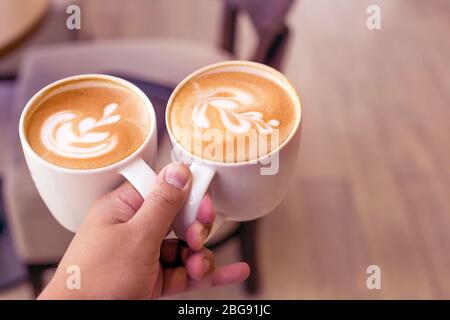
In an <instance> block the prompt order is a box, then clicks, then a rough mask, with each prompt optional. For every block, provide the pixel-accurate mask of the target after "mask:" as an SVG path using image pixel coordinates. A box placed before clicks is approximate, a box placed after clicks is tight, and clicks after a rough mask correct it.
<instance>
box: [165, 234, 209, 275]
mask: <svg viewBox="0 0 450 320" xmlns="http://www.w3.org/2000/svg"><path fill="white" fill-rule="evenodd" d="M159 260H160V262H161V265H162V267H163V268H175V267H181V266H184V267H186V270H187V273H188V275H189V276H190V277H191V278H192V279H194V280H201V279H202V278H203V277H204V276H205V275H206V274H208V273H210V271H212V270H213V269H214V266H215V258H214V253H213V252H212V251H210V250H208V249H206V248H203V249H202V250H201V251H192V250H190V249H189V248H188V247H187V245H186V243H184V242H182V241H180V240H178V239H166V240H164V241H163V242H162V244H161V253H160V257H159Z"/></svg>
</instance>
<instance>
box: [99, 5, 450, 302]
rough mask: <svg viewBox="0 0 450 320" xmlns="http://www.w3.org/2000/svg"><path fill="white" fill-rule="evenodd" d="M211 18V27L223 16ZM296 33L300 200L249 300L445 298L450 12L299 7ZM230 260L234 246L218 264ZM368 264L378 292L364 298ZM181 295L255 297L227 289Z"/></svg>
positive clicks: (268, 234)
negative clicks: (377, 271) (377, 273)
mask: <svg viewBox="0 0 450 320" xmlns="http://www.w3.org/2000/svg"><path fill="white" fill-rule="evenodd" d="M141 2H142V1H141ZM156 2H158V1H156ZM159 2H160V3H161V2H162V1H159ZM171 2H172V3H173V2H174V1H171ZM200 2H202V3H203V2H205V3H206V2H208V3H210V1H200ZM121 3H122V2H121ZM369 4H378V5H379V6H380V7H381V13H382V29H381V30H377V31H369V30H367V28H366V18H367V15H366V8H367V6H368V5H369ZM161 7H162V5H161ZM130 10H131V9H130ZM133 10H134V12H135V11H136V9H133ZM185 10H189V7H188V6H185V5H183V10H182V11H183V12H185ZM192 10H194V9H192ZM195 10H196V11H195V12H197V13H198V10H200V9H198V7H196V9H195ZM205 10H208V15H207V16H208V18H207V19H206V20H207V23H208V24H214V21H212V19H214V18H217V17H218V16H219V10H220V6H219V5H217V4H215V5H211V4H208V5H207V9H205ZM123 11H124V12H127V10H126V9H124V10H123ZM166 11H168V9H167V8H166ZM174 12H175V11H174V10H171V13H170V14H172V15H173V14H175V15H182V13H181V12H180V11H176V12H178V13H174ZM204 13H205V12H204ZM170 14H169V13H166V17H173V16H170ZM200 16H201V17H202V16H206V15H202V14H200ZM163 17H164V15H161V16H160V20H161V21H163V20H164V19H163ZM211 17H213V18H211ZM197 20H198V19H197ZM133 21H137V20H133ZM172 21H174V20H172ZM289 21H290V25H291V27H292V29H293V31H294V34H293V38H292V43H291V52H290V54H289V57H288V61H287V64H286V69H285V71H286V73H287V75H288V76H289V77H290V78H292V80H293V81H294V83H295V84H296V85H297V87H298V89H299V91H300V93H301V95H302V97H303V104H304V113H303V120H304V135H303V142H302V143H303V144H302V149H301V155H300V161H299V164H298V168H297V171H296V173H295V182H294V186H293V188H292V189H291V190H290V192H289V194H288V196H287V197H286V199H285V201H284V202H283V203H282V205H281V206H280V207H279V208H278V209H277V210H276V212H273V213H272V214H271V215H269V216H267V217H266V218H264V219H263V220H262V221H261V224H260V225H261V228H260V237H259V239H258V246H259V256H260V267H261V271H262V290H261V293H260V294H259V295H257V296H256V297H253V298H267V299H316V298H317V299H334V298H337V299H344V298H356V299H378V298H402V299H409V298H413V299H422V298H447V299H449V298H450V37H449V33H448V32H449V30H450V2H449V1H447V0H433V1H423V0H384V1H381V0H370V1H367V0H303V1H300V2H298V3H297V4H296V5H295V7H294V8H293V11H292V13H291V15H290V17H289ZM134 23H135V22H134ZM180 23H181V24H183V23H184V25H186V26H187V25H188V24H189V23H188V21H185V20H182V21H181V22H180ZM242 25H243V28H244V31H243V34H242V37H241V38H240V51H241V52H248V51H249V50H250V48H251V45H252V44H253V40H252V38H250V37H251V35H252V30H251V29H250V27H249V26H248V21H246V20H243V22H242ZM135 27H136V26H134V24H133V27H132V28H131V29H130V30H131V31H130V32H132V33H133V34H134V31H133V30H136V29H135ZM195 27H196V28H197V27H198V26H195ZM190 28H191V29H189V28H187V27H186V28H185V27H183V30H192V28H194V26H191V27H190ZM201 29H202V30H205V31H204V32H205V33H207V34H206V35H205V37H204V38H206V39H211V38H212V37H213V35H212V33H211V31H210V30H211V29H212V26H211V28H201ZM91 30H92V34H96V33H97V34H96V35H98V34H100V35H101V33H102V32H105V33H107V32H109V31H108V30H110V29H107V28H105V31H102V30H101V28H97V29H95V28H92V29H91ZM152 30H153V31H152V32H156V31H154V29H152ZM171 32H172V31H170V32H169V33H171ZM185 32H187V31H185ZM189 35H190V36H193V37H194V36H198V37H200V38H201V37H202V35H201V34H196V33H195V32H193V31H192V32H190V34H189ZM106 36H108V34H106ZM236 251H237V246H236V244H235V243H231V244H230V245H228V246H227V247H225V248H223V249H221V251H220V252H218V255H219V259H220V260H221V261H232V260H233V259H235V257H236ZM373 264H375V265H378V266H380V268H381V286H382V289H381V290H368V289H367V287H366V279H367V276H368V275H367V274H366V268H367V267H368V266H369V265H373ZM181 297H182V298H208V299H211V298H213V299H217V298H248V297H249V296H247V295H246V294H245V293H244V291H243V290H242V289H241V287H240V286H231V287H228V288H222V289H212V290H208V291H203V292H199V293H192V294H188V295H183V296H181Z"/></svg>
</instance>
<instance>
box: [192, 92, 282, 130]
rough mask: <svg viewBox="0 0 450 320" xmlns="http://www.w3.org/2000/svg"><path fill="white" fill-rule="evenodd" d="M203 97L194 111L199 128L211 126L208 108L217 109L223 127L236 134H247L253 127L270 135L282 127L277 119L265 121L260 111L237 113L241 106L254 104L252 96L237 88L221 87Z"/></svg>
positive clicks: (193, 115) (193, 117)
mask: <svg viewBox="0 0 450 320" xmlns="http://www.w3.org/2000/svg"><path fill="white" fill-rule="evenodd" d="M198 91H199V90H198ZM218 93H220V95H218ZM202 96H203V98H202V99H201V100H200V102H199V103H197V104H196V105H195V106H194V108H193V110H192V121H193V122H194V124H195V125H196V126H197V127H199V128H203V129H206V128H209V127H210V126H211V124H210V121H209V120H208V117H207V116H206V111H207V110H208V108H214V109H216V110H217V111H218V112H219V114H220V119H221V121H222V124H223V126H224V127H225V128H226V129H227V130H229V131H231V132H233V133H236V134H240V133H245V132H247V131H249V130H250V129H251V128H252V127H255V128H256V129H257V130H258V132H259V133H260V134H270V133H271V132H272V131H273V130H274V128H276V127H278V126H279V125H280V123H279V121H278V120H275V119H271V120H269V121H267V122H266V121H264V119H263V114H262V113H261V112H259V111H247V112H240V113H239V112H237V111H236V109H237V108H239V107H240V106H248V105H251V104H252V103H253V97H252V96H251V95H250V94H248V93H247V92H244V91H242V90H239V89H237V88H229V87H219V88H215V89H214V90H211V92H209V93H206V94H205V93H204V92H202Z"/></svg>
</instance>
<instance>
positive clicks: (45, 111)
mask: <svg viewBox="0 0 450 320" xmlns="http://www.w3.org/2000/svg"><path fill="white" fill-rule="evenodd" d="M54 91H55V92H53V94H52V93H50V94H49V96H48V97H45V98H43V99H42V101H41V102H40V103H37V104H36V106H35V108H34V110H31V112H29V116H28V118H27V119H26V123H25V127H26V135H27V139H28V142H29V143H30V146H31V148H32V149H33V150H34V151H35V152H36V153H37V154H38V155H39V156H40V157H41V158H43V159H44V160H46V161H49V162H51V163H53V164H56V165H58V166H62V167H67V168H75V169H92V168H100V167H104V166H107V165H109V164H113V163H116V162H118V161H120V160H122V159H124V158H126V157H127V156H129V155H130V154H131V153H133V152H134V151H135V150H136V149H137V148H138V147H139V146H140V145H141V144H142V143H143V142H144V140H145V138H146V136H147V134H148V132H149V130H150V117H149V114H148V111H147V107H146V106H145V104H144V103H143V101H142V99H141V98H139V97H138V96H137V95H136V94H135V93H133V92H132V91H131V90H129V89H126V88H125V87H122V86H120V85H117V84H112V83H108V82H106V81H104V82H102V81H92V80H90V81H87V80H80V81H78V82H74V83H72V84H70V85H67V87H64V88H57V89H55V90H54Z"/></svg>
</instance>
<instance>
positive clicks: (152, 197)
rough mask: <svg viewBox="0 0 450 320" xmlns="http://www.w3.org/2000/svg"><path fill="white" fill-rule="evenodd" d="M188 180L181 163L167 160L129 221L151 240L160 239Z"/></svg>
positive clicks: (177, 208)
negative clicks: (148, 192)
mask: <svg viewBox="0 0 450 320" xmlns="http://www.w3.org/2000/svg"><path fill="white" fill-rule="evenodd" d="M191 184H192V175H191V172H190V170H189V169H188V168H187V167H186V166H185V165H182V164H179V163H171V164H169V165H168V166H166V167H165V168H164V169H163V170H162V171H161V172H160V173H159V174H158V176H157V178H156V182H155V184H154V185H153V187H152V190H151V191H150V194H149V196H148V197H147V199H145V200H144V203H143V204H142V206H141V208H140V209H139V210H138V212H137V213H136V215H135V216H134V217H133V219H131V220H130V223H131V224H132V225H133V226H134V227H135V228H136V231H137V232H143V233H144V234H145V235H146V236H147V237H148V238H149V239H151V241H158V242H162V240H163V239H164V237H165V235H166V234H167V231H168V230H169V227H170V225H171V224H172V221H173V219H174V217H175V215H176V213H177V212H178V210H179V209H180V208H181V206H182V205H183V203H184V201H185V200H186V198H187V195H188V193H189V190H190V188H191Z"/></svg>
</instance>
